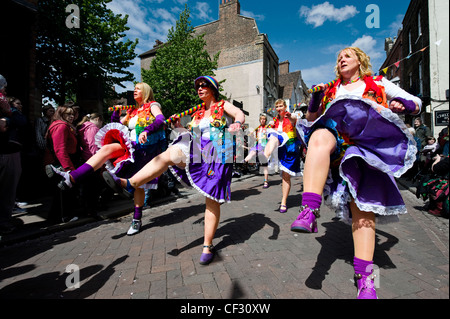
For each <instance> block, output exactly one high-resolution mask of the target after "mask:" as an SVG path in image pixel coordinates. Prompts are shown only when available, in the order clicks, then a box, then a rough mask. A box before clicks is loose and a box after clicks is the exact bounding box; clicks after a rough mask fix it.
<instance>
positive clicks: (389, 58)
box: [380, 29, 403, 86]
mask: <svg viewBox="0 0 450 319" xmlns="http://www.w3.org/2000/svg"><path fill="white" fill-rule="evenodd" d="M402 40H403V30H402V29H400V30H399V31H398V34H397V36H396V37H394V38H393V39H392V38H387V39H386V40H385V43H384V50H385V51H386V60H385V61H384V63H383V65H382V66H381V68H380V69H381V70H383V69H385V68H388V72H387V74H386V78H387V79H388V80H390V81H391V82H393V83H395V84H396V85H398V86H400V81H401V77H402V63H401V62H399V61H401V60H402V55H403V52H402ZM396 63H398V64H397V65H398V66H397V65H395V64H396Z"/></svg>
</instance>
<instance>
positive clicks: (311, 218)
mask: <svg viewBox="0 0 450 319" xmlns="http://www.w3.org/2000/svg"><path fill="white" fill-rule="evenodd" d="M370 67H371V65H370V58H369V57H368V56H367V55H366V54H365V53H364V52H363V51H362V50H360V49H359V48H356V47H351V48H346V49H343V50H342V51H341V52H340V53H339V55H338V58H337V64H336V68H335V70H336V75H337V79H336V81H335V82H333V83H332V84H331V85H330V86H329V87H328V88H326V86H325V85H324V84H319V85H318V86H319V88H320V91H319V92H316V93H314V94H313V96H312V100H311V102H310V105H309V108H308V113H307V115H306V120H301V121H298V123H297V130H298V132H299V135H300V138H301V139H302V141H304V143H306V145H307V146H308V150H307V153H306V161H305V168H304V176H303V187H304V193H303V197H302V206H301V208H300V214H299V215H298V217H297V219H296V220H295V221H294V222H293V223H292V226H291V230H292V231H295V232H305V233H312V232H314V233H316V232H317V221H316V219H317V218H318V217H319V209H320V205H321V203H322V195H324V196H327V199H328V200H327V203H329V204H331V205H332V207H334V208H335V209H336V211H337V212H338V217H340V218H341V219H343V220H344V221H348V222H351V223H352V235H353V241H354V268H355V278H356V280H357V286H358V293H357V297H358V299H372V298H376V297H377V296H376V291H375V287H374V277H373V274H372V269H373V261H372V260H373V254H374V250H375V223H376V216H377V217H379V221H380V222H381V221H382V220H383V219H384V221H385V222H388V221H391V220H393V219H396V218H397V219H398V217H397V215H398V214H403V213H406V207H405V205H404V202H403V200H402V197H401V195H400V192H399V190H398V188H397V185H396V182H395V180H394V177H398V176H401V175H402V174H403V173H404V172H406V171H407V170H408V169H409V168H410V167H411V166H412V165H413V162H414V159H415V153H416V151H417V150H416V146H415V142H414V139H413V137H412V136H411V134H410V133H409V131H408V129H407V127H406V125H405V124H404V123H403V121H401V120H400V118H399V117H398V116H397V115H396V114H394V113H393V112H395V113H418V112H419V111H420V107H421V100H420V99H418V98H416V97H414V96H412V95H410V94H408V93H407V92H405V91H403V90H402V89H400V88H399V87H397V86H396V85H394V84H392V83H391V82H389V81H388V80H386V79H384V78H383V77H381V76H378V77H373V76H372V71H371V69H370ZM323 90H325V91H324V92H323ZM388 100H389V101H390V102H388ZM330 168H331V169H330Z"/></svg>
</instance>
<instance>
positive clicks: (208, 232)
mask: <svg viewBox="0 0 450 319" xmlns="http://www.w3.org/2000/svg"><path fill="white" fill-rule="evenodd" d="M219 221H220V204H219V203H218V202H216V201H214V200H212V199H210V198H206V210H205V238H204V243H203V245H204V246H210V245H212V242H213V239H214V235H215V234H216V230H217V227H218V226H219ZM203 253H205V254H209V253H210V251H209V249H208V248H203Z"/></svg>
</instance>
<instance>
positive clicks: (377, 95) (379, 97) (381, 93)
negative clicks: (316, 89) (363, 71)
mask: <svg viewBox="0 0 450 319" xmlns="http://www.w3.org/2000/svg"><path fill="white" fill-rule="evenodd" d="M382 78H383V77H382V76H381V75H380V76H376V77H373V76H366V77H364V78H363V81H364V83H365V84H366V89H365V91H364V94H363V98H368V99H371V100H373V101H375V102H377V103H378V104H380V105H382V106H384V107H386V108H387V107H388V105H387V98H386V92H385V90H384V87H382V86H380V85H377V84H376V83H375V81H381V79H382ZM340 84H342V81H341V79H338V80H337V81H336V82H335V83H334V85H332V86H330V88H329V89H328V90H327V91H326V93H325V96H324V97H323V100H322V104H323V105H324V106H325V108H328V105H329V104H330V103H331V102H332V101H333V100H334V98H335V96H336V92H337V88H338V87H339V85H340Z"/></svg>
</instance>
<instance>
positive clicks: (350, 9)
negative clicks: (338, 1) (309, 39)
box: [299, 1, 359, 28]
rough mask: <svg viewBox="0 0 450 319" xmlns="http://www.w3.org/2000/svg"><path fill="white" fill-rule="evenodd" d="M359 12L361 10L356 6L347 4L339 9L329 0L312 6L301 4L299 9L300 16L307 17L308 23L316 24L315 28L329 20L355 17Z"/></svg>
mask: <svg viewBox="0 0 450 319" xmlns="http://www.w3.org/2000/svg"><path fill="white" fill-rule="evenodd" d="M358 13H359V11H358V10H356V7H355V6H349V5H347V6H345V7H342V8H340V9H339V8H336V7H335V6H334V5H333V4H330V3H329V2H328V1H326V2H324V3H322V4H318V5H313V6H312V7H311V8H309V7H306V6H301V8H300V11H299V14H300V17H305V18H306V23H307V24H312V25H314V27H315V28H317V27H320V26H321V25H323V24H324V23H325V21H327V20H329V21H335V22H337V23H340V22H342V21H345V20H348V19H350V18H352V17H354V16H355V15H357V14H358Z"/></svg>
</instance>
